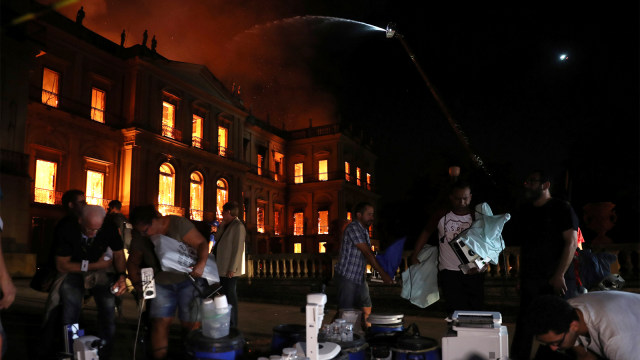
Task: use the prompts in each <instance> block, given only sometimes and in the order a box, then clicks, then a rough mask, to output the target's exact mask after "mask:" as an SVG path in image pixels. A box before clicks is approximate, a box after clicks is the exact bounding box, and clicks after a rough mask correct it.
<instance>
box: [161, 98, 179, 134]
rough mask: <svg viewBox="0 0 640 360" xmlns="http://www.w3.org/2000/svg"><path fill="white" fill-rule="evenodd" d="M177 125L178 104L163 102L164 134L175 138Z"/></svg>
mask: <svg viewBox="0 0 640 360" xmlns="http://www.w3.org/2000/svg"><path fill="white" fill-rule="evenodd" d="M175 127H176V106H175V105H173V104H170V103H168V102H166V101H163V102H162V136H166V137H169V138H172V139H174V138H175V136H174V130H175V129H174V128H175Z"/></svg>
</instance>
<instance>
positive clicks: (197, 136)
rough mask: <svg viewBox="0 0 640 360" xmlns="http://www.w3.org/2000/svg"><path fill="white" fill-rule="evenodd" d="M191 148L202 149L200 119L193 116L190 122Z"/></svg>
mask: <svg viewBox="0 0 640 360" xmlns="http://www.w3.org/2000/svg"><path fill="white" fill-rule="evenodd" d="M191 123H192V125H191V146H193V147H196V148H200V149H201V148H202V118H201V117H200V116H198V115H195V114H194V115H193V120H192V121H191Z"/></svg>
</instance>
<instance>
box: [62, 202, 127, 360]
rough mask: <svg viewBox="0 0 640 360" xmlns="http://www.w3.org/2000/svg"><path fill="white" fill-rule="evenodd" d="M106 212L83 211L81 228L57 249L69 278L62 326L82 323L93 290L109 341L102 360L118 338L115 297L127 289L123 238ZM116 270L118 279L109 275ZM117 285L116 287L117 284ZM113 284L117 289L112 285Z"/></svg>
mask: <svg viewBox="0 0 640 360" xmlns="http://www.w3.org/2000/svg"><path fill="white" fill-rule="evenodd" d="M104 217H105V210H104V208H102V207H100V206H96V205H86V206H84V208H83V209H82V216H81V218H80V228H79V229H78V231H72V232H69V233H67V234H66V235H65V236H64V237H63V238H62V239H61V242H60V243H59V244H58V247H57V248H56V250H55V251H56V267H57V269H58V271H59V272H60V273H63V274H66V276H65V278H64V281H63V282H62V285H61V286H60V301H61V303H62V323H63V324H65V325H68V324H75V323H77V322H78V320H79V319H80V312H81V311H82V302H83V297H84V293H85V290H90V293H91V295H92V296H93V298H94V300H95V302H96V305H97V307H98V323H99V329H98V331H99V334H98V336H99V337H100V338H101V339H102V340H105V341H106V345H105V346H104V348H103V349H102V350H101V351H100V358H101V359H103V358H105V359H108V357H109V354H110V351H111V345H112V339H113V336H114V334H115V312H114V309H115V297H114V295H113V293H112V291H113V292H114V293H115V294H116V295H121V294H122V293H124V291H125V289H126V284H125V278H126V274H125V259H124V252H123V244H122V238H121V237H120V235H119V234H118V231H117V228H116V227H115V226H113V225H112V224H106V223H105V224H104V226H103V223H104ZM112 265H113V266H115V269H116V272H117V275H116V276H117V278H116V279H112V278H110V277H109V276H108V275H107V273H106V271H105V270H107V269H109V268H110V267H111V266H112ZM114 282H115V283H114ZM112 284H113V285H112Z"/></svg>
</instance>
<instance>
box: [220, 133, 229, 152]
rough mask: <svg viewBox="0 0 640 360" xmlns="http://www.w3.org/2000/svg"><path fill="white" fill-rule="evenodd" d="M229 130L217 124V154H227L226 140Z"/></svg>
mask: <svg viewBox="0 0 640 360" xmlns="http://www.w3.org/2000/svg"><path fill="white" fill-rule="evenodd" d="M228 136H229V130H228V129H227V128H226V127H222V126H218V155H220V156H227V141H228Z"/></svg>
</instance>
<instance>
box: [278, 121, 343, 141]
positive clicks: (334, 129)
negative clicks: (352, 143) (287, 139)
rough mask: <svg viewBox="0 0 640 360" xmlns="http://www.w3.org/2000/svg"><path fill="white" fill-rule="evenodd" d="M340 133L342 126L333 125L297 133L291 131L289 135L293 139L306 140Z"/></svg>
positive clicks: (297, 131) (302, 130)
mask: <svg viewBox="0 0 640 360" xmlns="http://www.w3.org/2000/svg"><path fill="white" fill-rule="evenodd" d="M339 133H340V125H339V124H331V125H325V126H317V127H312V128H307V129H301V130H296V131H291V132H290V133H289V134H290V135H291V138H292V139H306V138H311V137H317V136H323V135H333V134H339Z"/></svg>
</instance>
